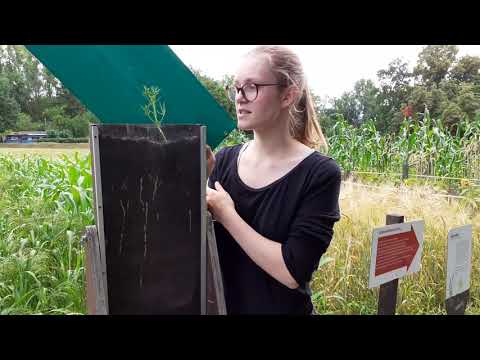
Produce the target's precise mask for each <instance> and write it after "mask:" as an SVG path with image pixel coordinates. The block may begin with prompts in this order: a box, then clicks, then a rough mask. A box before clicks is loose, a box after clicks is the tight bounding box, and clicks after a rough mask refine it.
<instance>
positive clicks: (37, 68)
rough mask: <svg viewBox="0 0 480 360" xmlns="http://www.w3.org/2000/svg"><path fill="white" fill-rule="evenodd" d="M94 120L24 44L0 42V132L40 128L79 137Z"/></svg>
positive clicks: (63, 135)
mask: <svg viewBox="0 0 480 360" xmlns="http://www.w3.org/2000/svg"><path fill="white" fill-rule="evenodd" d="M96 121H97V120H96V118H95V116H94V115H93V114H92V113H91V112H89V111H88V110H87V109H85V107H84V106H83V105H82V104H81V103H80V102H79V101H78V100H77V99H76V98H75V97H74V96H73V95H72V94H71V93H70V92H69V91H68V90H67V89H66V88H65V87H64V86H63V85H62V83H61V82H60V81H58V79H56V78H55V76H53V75H52V74H51V73H50V72H49V71H48V69H47V68H45V67H44V66H42V64H41V63H40V62H39V61H38V60H37V59H36V58H35V57H34V56H33V55H32V54H31V53H30V52H29V51H28V50H27V49H26V48H25V47H24V46H23V45H0V135H1V134H4V133H7V132H11V131H21V130H43V131H48V132H50V133H52V136H54V137H64V138H67V137H68V138H72V137H75V138H80V137H86V136H88V125H89V123H91V122H96Z"/></svg>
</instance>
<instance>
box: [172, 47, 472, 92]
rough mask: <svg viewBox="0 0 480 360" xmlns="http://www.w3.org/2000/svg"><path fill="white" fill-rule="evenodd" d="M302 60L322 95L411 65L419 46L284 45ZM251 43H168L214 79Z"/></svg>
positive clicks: (463, 50) (226, 71)
mask: <svg viewBox="0 0 480 360" xmlns="http://www.w3.org/2000/svg"><path fill="white" fill-rule="evenodd" d="M287 46H288V47H289V48H291V49H292V50H294V51H295V52H297V54H298V55H299V57H300V59H301V60H302V63H303V66H304V68H305V72H306V74H307V78H308V82H309V84H310V87H311V88H312V90H313V91H314V93H315V94H316V95H320V96H321V97H322V98H324V99H325V98H326V97H330V98H331V97H337V96H340V95H341V94H342V93H343V92H344V91H348V90H351V89H352V88H353V85H354V83H355V81H357V80H359V79H362V78H365V79H371V80H373V81H376V72H377V71H378V70H380V69H384V68H386V67H387V66H388V64H389V63H390V62H391V61H392V60H393V59H395V58H397V57H400V58H403V59H404V60H406V61H407V62H409V64H410V68H413V66H414V65H415V62H416V59H417V55H418V53H419V52H420V51H421V49H422V47H423V45H287ZM253 47H254V46H253V45H171V46H170V48H171V49H172V50H173V51H174V52H175V53H176V54H177V56H178V57H180V59H182V61H183V62H184V63H185V64H186V65H188V66H193V67H194V68H196V69H200V70H202V71H203V72H204V73H205V74H206V75H208V76H210V77H213V78H214V79H221V78H222V77H223V75H225V74H233V73H234V69H235V66H236V64H237V63H238V61H239V59H240V58H241V56H242V55H243V54H245V53H246V52H247V51H248V50H250V49H251V48H253ZM459 49H460V52H459V54H458V57H461V56H464V55H467V54H468V55H476V56H480V45H459Z"/></svg>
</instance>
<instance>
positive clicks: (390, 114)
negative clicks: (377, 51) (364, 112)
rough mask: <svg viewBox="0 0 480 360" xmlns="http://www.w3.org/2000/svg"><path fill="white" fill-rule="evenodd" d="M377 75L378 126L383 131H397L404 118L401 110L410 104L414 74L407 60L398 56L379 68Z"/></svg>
mask: <svg viewBox="0 0 480 360" xmlns="http://www.w3.org/2000/svg"><path fill="white" fill-rule="evenodd" d="M377 77H378V80H379V83H380V91H379V93H378V95H377V104H378V107H377V120H376V122H375V124H376V127H377V129H378V130H379V131H381V132H396V131H398V130H399V128H400V124H401V122H402V120H403V114H402V112H401V111H402V109H404V108H405V106H407V105H408V96H409V94H410V93H411V92H412V85H411V82H412V79H413V74H412V72H411V71H410V70H409V68H408V63H407V62H405V61H404V60H402V59H400V58H396V59H394V60H393V61H391V62H390V63H389V64H388V67H387V68H386V69H382V70H379V71H378V72H377Z"/></svg>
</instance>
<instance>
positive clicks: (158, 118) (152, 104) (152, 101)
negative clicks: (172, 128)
mask: <svg viewBox="0 0 480 360" xmlns="http://www.w3.org/2000/svg"><path fill="white" fill-rule="evenodd" d="M159 95H160V89H159V88H158V87H156V86H144V87H143V96H145V97H146V98H147V104H146V105H144V106H143V112H144V113H145V115H146V116H147V117H148V118H149V119H150V120H151V121H152V122H153V123H154V124H155V125H156V126H157V129H158V131H159V132H160V135H161V136H162V138H163V140H164V141H167V138H166V137H165V135H164V134H163V131H162V129H161V127H160V125H161V123H162V121H163V118H164V117H165V114H166V113H167V109H166V107H165V103H160V100H159Z"/></svg>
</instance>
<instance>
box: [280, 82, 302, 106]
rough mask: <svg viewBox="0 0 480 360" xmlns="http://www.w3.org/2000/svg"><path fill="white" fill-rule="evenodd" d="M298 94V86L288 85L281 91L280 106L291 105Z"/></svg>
mask: <svg viewBox="0 0 480 360" xmlns="http://www.w3.org/2000/svg"><path fill="white" fill-rule="evenodd" d="M298 95H299V91H298V88H297V87H296V86H294V85H291V86H289V87H288V88H286V89H284V90H283V92H282V108H288V107H290V106H292V105H293V103H294V102H295V100H296V99H297V97H298Z"/></svg>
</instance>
